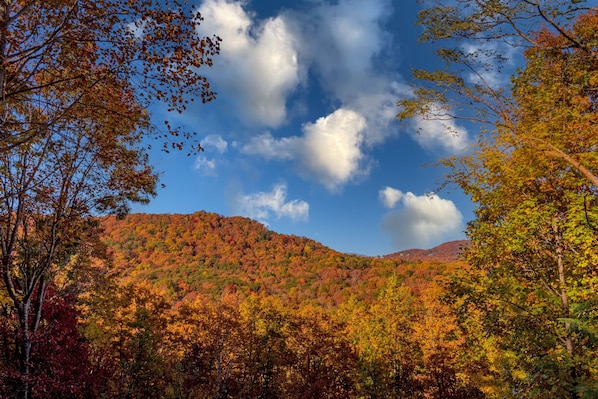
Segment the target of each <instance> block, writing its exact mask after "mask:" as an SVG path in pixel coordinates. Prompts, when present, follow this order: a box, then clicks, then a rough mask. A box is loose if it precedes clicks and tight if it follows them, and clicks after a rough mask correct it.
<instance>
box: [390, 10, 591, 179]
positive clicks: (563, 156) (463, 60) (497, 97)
mask: <svg viewBox="0 0 598 399" xmlns="http://www.w3.org/2000/svg"><path fill="white" fill-rule="evenodd" d="M422 2H423V3H427V1H425V0H424V1H422ZM429 3H432V5H431V6H429V7H428V8H425V9H423V10H422V11H421V12H420V14H419V18H418V22H419V24H421V25H422V26H423V27H424V32H423V34H422V35H421V38H420V39H421V41H423V42H432V43H434V42H442V43H443V44H445V46H443V47H440V48H439V49H438V50H437V54H438V55H439V56H440V58H441V59H442V61H443V62H444V63H445V66H446V67H445V68H444V69H443V70H436V71H426V70H415V71H414V77H415V78H416V79H417V80H418V82H419V84H418V85H416V86H415V87H414V90H413V96H412V97H411V98H406V99H402V100H401V101H399V106H400V107H401V110H400V112H399V114H398V117H399V119H401V120H405V119H409V118H422V119H427V120H440V121H444V122H445V127H446V130H447V134H456V131H455V127H454V125H452V124H451V123H449V121H452V120H461V121H468V122H476V123H478V124H480V125H481V129H482V130H481V132H482V133H484V132H487V131H492V130H494V129H504V130H506V131H510V133H511V134H512V135H513V137H514V138H515V140H516V141H517V142H518V143H520V144H522V145H526V146H528V147H530V148H531V149H533V150H534V151H537V152H541V153H542V154H543V155H544V156H545V157H550V158H554V159H556V160H558V161H559V162H562V163H565V164H567V165H569V166H570V167H572V168H574V169H575V170H577V172H578V173H579V174H580V175H582V176H584V177H585V178H586V179H587V180H588V181H589V182H590V183H591V184H592V185H594V186H595V187H598V176H597V173H596V170H592V168H591V167H590V165H588V164H587V163H586V162H585V160H583V159H579V158H578V157H577V156H576V155H579V154H571V153H568V152H567V151H566V150H565V148H564V147H563V146H562V145H566V141H564V140H563V141H564V142H563V143H559V142H555V141H554V140H552V139H550V140H549V139H548V138H546V137H536V136H533V137H532V136H530V135H523V134H522V133H523V132H522V129H521V125H520V118H521V115H520V113H519V106H520V105H521V104H520V103H518V100H519V101H520V100H521V98H519V99H515V98H513V92H512V91H511V90H510V86H509V84H508V83H509V79H508V74H505V71H507V73H508V72H509V68H510V69H511V71H510V72H513V73H514V74H515V75H516V73H515V72H514V71H512V69H513V67H512V64H514V63H516V62H518V61H520V59H519V58H518V57H519V56H521V55H522V52H523V51H524V50H525V49H528V48H544V49H546V50H548V49H551V50H552V51H555V52H560V53H561V54H563V55H564V54H567V53H572V54H575V57H579V58H580V59H585V65H584V66H583V68H585V71H586V72H587V73H590V71H595V70H596V68H597V66H596V64H595V62H594V60H595V59H596V57H598V50H597V49H596V47H595V45H593V41H592V39H590V38H589V37H587V36H588V33H587V32H586V34H585V35H584V34H581V35H579V34H580V33H581V32H574V31H572V26H573V24H574V22H575V21H576V20H577V19H578V18H579V17H580V16H582V15H584V14H586V13H587V14H588V15H592V14H594V13H595V12H596V11H598V7H595V6H594V7H592V6H590V5H588V4H592V2H590V1H586V0H579V1H577V0H576V1H569V0H558V1H554V0H525V1H518V0H477V1H475V2H470V1H467V0H457V1H456V2H447V4H448V5H443V4H442V3H443V2H442V1H433V2H432V1H430V2H429ZM540 31H543V32H545V34H544V35H538V32H540ZM546 35H552V36H553V37H554V38H555V40H553V41H552V42H550V41H547V40H545V37H546ZM579 66H580V67H581V64H580V65H579ZM538 76H539V75H537V76H536V77H538ZM586 76H587V77H588V78H589V75H586ZM587 83H589V84H590V86H592V85H595V81H592V82H587ZM586 86H587V84H586ZM587 88H588V87H586V89H587ZM528 115H534V114H533V113H530V114H528ZM561 138H562V139H565V138H563V137H561Z"/></svg>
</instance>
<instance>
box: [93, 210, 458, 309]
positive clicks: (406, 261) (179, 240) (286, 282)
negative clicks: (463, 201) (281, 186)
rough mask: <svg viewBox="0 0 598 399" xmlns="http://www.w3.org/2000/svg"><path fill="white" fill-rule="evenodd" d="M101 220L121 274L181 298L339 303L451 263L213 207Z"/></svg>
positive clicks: (420, 280) (416, 282)
mask: <svg viewBox="0 0 598 399" xmlns="http://www.w3.org/2000/svg"><path fill="white" fill-rule="evenodd" d="M102 224H103V228H104V241H105V242H106V244H107V245H108V246H109V248H110V250H111V252H112V254H113V257H114V264H115V268H116V270H117V271H118V272H119V273H120V274H121V275H122V279H123V280H124V281H148V282H150V283H151V284H153V285H154V286H156V287H158V288H159V289H161V290H162V291H163V292H164V293H165V294H166V295H167V296H168V297H170V298H171V299H172V300H174V301H179V300H182V299H184V298H190V297H195V296H198V295H201V296H206V297H209V298H219V297H221V296H222V295H223V293H224V292H225V291H226V290H235V292H241V293H245V294H249V293H250V292H258V293H264V294H268V295H277V296H280V297H281V298H283V299H284V300H285V301H287V302H288V303H295V304H297V303H304V302H306V301H307V302H310V301H311V302H314V303H317V304H319V305H324V306H336V305H338V304H339V303H341V302H343V301H345V300H346V299H348V298H349V297H351V296H354V297H356V298H359V299H363V300H368V298H369V297H371V296H372V295H374V293H375V292H377V290H378V289H379V288H380V287H381V286H382V285H383V284H384V281H385V280H386V279H387V278H388V277H389V276H391V275H397V276H399V277H400V278H401V279H402V280H404V282H405V284H408V285H409V284H410V285H411V286H412V287H413V288H414V289H415V290H417V289H419V287H421V285H422V284H425V283H426V281H430V280H432V279H433V278H434V277H435V276H436V275H438V274H441V273H443V270H444V269H445V268H446V267H447V264H438V263H436V264H432V263H424V264H421V262H419V264H417V263H415V262H414V261H413V260H414V259H411V258H409V257H405V255H402V256H401V255H396V254H392V255H389V256H387V257H365V256H358V255H351V254H345V253H340V252H337V251H334V250H332V249H330V248H327V247H325V246H324V245H322V244H320V243H318V242H316V241H314V240H311V239H308V238H305V237H297V236H293V235H285V234H278V233H275V232H273V231H270V230H268V229H267V228H266V227H265V226H264V225H262V224H260V223H258V222H256V221H254V220H251V219H248V218H243V217H224V216H221V215H218V214H214V213H208V212H197V213H194V214H190V215H179V214H161V215H156V214H132V215H129V216H127V217H126V218H124V219H122V220H119V219H117V218H114V217H106V218H104V219H103V222H102ZM403 252H405V251H403ZM439 253H440V252H439ZM447 253H448V252H447ZM399 254H400V253H399ZM395 255H396V256H395ZM445 258H446V259H449V257H445ZM450 259H453V258H450ZM429 260H436V258H434V259H432V258H430V259H429ZM448 267H452V266H448Z"/></svg>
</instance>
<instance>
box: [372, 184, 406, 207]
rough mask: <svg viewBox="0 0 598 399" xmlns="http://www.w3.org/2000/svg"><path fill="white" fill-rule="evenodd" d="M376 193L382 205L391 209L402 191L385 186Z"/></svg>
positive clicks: (400, 196)
mask: <svg viewBox="0 0 598 399" xmlns="http://www.w3.org/2000/svg"><path fill="white" fill-rule="evenodd" d="M378 195H379V196H380V200H381V201H382V203H383V204H384V206H385V207H387V208H389V209H392V208H394V207H395V205H396V204H397V202H399V200H400V199H401V198H402V197H403V192H402V191H401V190H397V189H396V188H392V187H388V186H386V187H385V188H384V189H382V190H380V191H379V193H378Z"/></svg>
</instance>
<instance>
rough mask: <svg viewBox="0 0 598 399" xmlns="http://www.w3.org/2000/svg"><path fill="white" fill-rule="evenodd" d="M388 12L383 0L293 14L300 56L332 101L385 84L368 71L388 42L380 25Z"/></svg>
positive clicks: (354, 0) (344, 2)
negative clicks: (312, 67) (313, 70)
mask: <svg viewBox="0 0 598 399" xmlns="http://www.w3.org/2000/svg"><path fill="white" fill-rule="evenodd" d="M391 14H392V5H391V2H390V1H389V0H369V1H362V0H340V1H338V2H336V3H335V4H330V3H327V4H321V5H319V6H316V7H314V8H313V9H312V10H311V12H309V13H306V14H301V15H298V14H295V15H293V19H294V22H295V25H293V26H294V28H295V30H296V31H297V32H298V34H297V36H298V37H301V53H302V54H303V55H304V56H305V58H306V59H308V60H309V62H310V63H311V64H313V66H314V68H315V70H316V71H317V73H318V74H319V76H320V78H321V81H322V85H323V86H324V87H325V88H326V89H327V90H329V91H330V92H331V93H332V95H333V96H334V97H335V98H338V99H340V100H342V101H343V102H345V103H347V102H348V101H350V100H351V99H353V98H355V97H356V96H359V95H360V93H371V92H373V91H380V90H382V87H383V85H384V84H385V83H387V80H386V79H380V78H378V77H377V74H376V73H374V63H373V61H374V57H376V56H377V55H379V54H380V53H381V52H382V51H383V50H384V49H385V48H386V47H387V46H388V43H389V41H390V37H389V36H388V34H387V32H385V31H384V29H383V26H382V23H383V22H384V20H385V19H386V18H387V16H389V15H391ZM314 38H317V40H314ZM373 89H374V90H373Z"/></svg>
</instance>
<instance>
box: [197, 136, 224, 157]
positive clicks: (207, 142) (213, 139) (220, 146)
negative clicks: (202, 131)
mask: <svg viewBox="0 0 598 399" xmlns="http://www.w3.org/2000/svg"><path fill="white" fill-rule="evenodd" d="M201 145H202V147H203V148H205V149H215V150H216V151H218V152H219V153H220V154H224V153H225V152H226V150H227V149H228V143H227V142H226V140H224V139H223V138H222V137H220V136H218V135H215V134H210V135H208V136H206V137H204V139H203V140H202V141H201Z"/></svg>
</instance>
